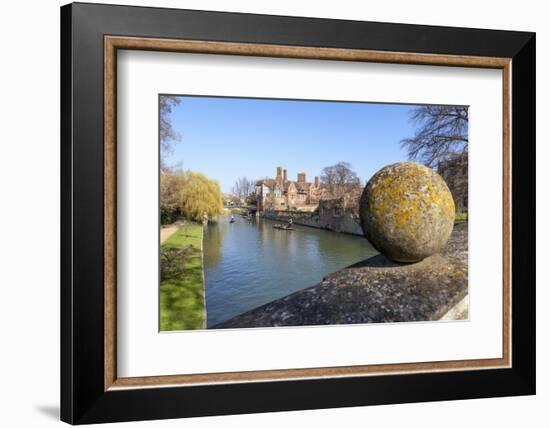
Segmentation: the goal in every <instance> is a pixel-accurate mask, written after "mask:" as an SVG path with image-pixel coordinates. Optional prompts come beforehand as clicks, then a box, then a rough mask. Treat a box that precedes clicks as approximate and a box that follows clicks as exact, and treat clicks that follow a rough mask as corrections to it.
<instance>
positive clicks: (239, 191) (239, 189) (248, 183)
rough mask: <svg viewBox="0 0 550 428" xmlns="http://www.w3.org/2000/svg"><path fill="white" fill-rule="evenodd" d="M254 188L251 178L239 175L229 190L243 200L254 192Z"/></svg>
mask: <svg viewBox="0 0 550 428" xmlns="http://www.w3.org/2000/svg"><path fill="white" fill-rule="evenodd" d="M255 189H256V184H255V183H254V181H253V180H249V179H248V178H246V177H241V178H239V179H238V180H237V181H235V184H234V185H233V188H232V189H231V192H232V193H233V194H234V195H235V196H237V197H238V198H239V199H241V200H245V199H246V198H247V197H248V196H250V195H251V194H252V193H254V191H255Z"/></svg>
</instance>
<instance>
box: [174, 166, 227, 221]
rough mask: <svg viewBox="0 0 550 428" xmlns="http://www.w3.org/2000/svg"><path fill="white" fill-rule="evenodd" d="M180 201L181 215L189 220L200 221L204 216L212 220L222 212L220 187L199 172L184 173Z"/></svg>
mask: <svg viewBox="0 0 550 428" xmlns="http://www.w3.org/2000/svg"><path fill="white" fill-rule="evenodd" d="M180 201H181V205H180V210H181V214H182V215H183V216H184V217H186V218H187V219H189V220H194V221H201V220H203V218H204V216H205V215H207V216H208V218H209V219H212V218H213V217H215V216H217V215H219V214H221V212H222V210H223V200H222V191H221V189H220V185H219V184H218V182H217V181H215V180H210V179H209V178H208V177H206V176H205V175H204V174H201V173H199V172H192V171H187V172H186V173H185V180H184V185H183V186H182V187H181V191H180Z"/></svg>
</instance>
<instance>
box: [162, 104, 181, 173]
mask: <svg viewBox="0 0 550 428" xmlns="http://www.w3.org/2000/svg"><path fill="white" fill-rule="evenodd" d="M180 102H181V98H180V97H177V96H174V95H161V96H160V99H159V119H160V120H159V134H160V167H161V171H162V170H166V169H167V168H168V166H167V164H166V159H167V157H168V156H169V155H170V154H171V153H173V151H174V147H173V143H174V142H175V141H179V140H180V138H181V136H180V134H179V133H178V132H177V131H176V130H175V129H174V128H173V127H172V122H171V120H170V114H171V113H172V109H173V108H174V107H175V106H177V105H179V103H180Z"/></svg>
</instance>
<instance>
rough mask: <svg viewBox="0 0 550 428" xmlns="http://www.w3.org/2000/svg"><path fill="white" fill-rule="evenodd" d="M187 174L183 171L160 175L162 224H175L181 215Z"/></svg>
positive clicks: (174, 170) (166, 172)
mask: <svg viewBox="0 0 550 428" xmlns="http://www.w3.org/2000/svg"><path fill="white" fill-rule="evenodd" d="M185 179H186V173H185V172H183V171H182V170H181V169H173V170H170V171H165V172H164V173H163V174H161V175H160V219H161V223H162V224H168V223H173V222H174V221H175V220H176V219H177V218H178V217H179V216H180V215H181V211H180V206H181V190H182V188H183V187H184V186H185Z"/></svg>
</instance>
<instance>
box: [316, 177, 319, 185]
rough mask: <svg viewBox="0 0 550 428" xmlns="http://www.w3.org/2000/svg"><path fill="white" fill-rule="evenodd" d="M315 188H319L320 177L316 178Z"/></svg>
mask: <svg viewBox="0 0 550 428" xmlns="http://www.w3.org/2000/svg"><path fill="white" fill-rule="evenodd" d="M315 187H319V177H317V176H315Z"/></svg>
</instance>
